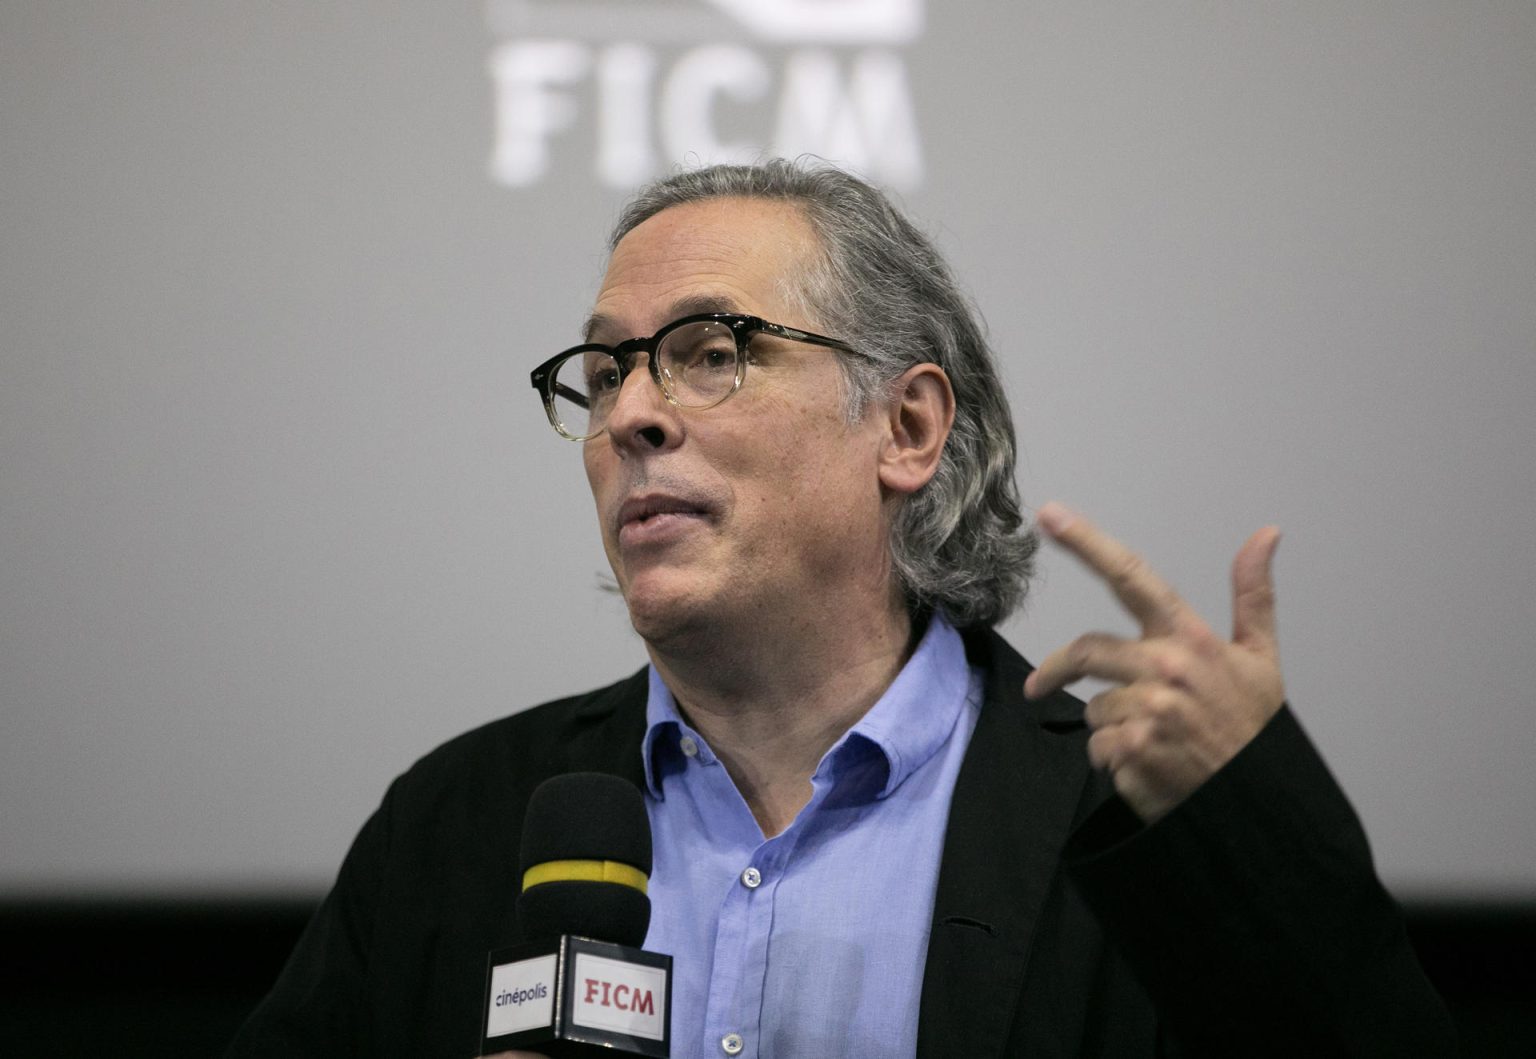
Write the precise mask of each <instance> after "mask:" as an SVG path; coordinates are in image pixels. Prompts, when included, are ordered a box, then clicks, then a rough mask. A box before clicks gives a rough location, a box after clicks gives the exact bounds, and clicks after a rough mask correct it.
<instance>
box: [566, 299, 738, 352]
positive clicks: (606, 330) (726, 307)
mask: <svg viewBox="0 0 1536 1059" xmlns="http://www.w3.org/2000/svg"><path fill="white" fill-rule="evenodd" d="M737 306H738V303H737V302H736V301H734V300H733V299H731V298H729V297H727V296H725V295H724V294H690V295H688V297H686V298H679V299H678V300H677V301H675V302H673V303H672V306H671V310H670V311H669V312H668V314H667V320H668V321H669V322H670V321H672V320H681V319H682V318H683V317H685V316H695V315H697V314H699V313H734V312H739V311H740V309H739V308H738V307H737ZM619 329H620V328H619V324H618V322H617V321H615V320H614V319H613V317H611V316H608V315H606V314H604V313H598V312H595V313H593V314H592V315H591V316H589V317H587V322H586V325H585V326H584V327H582V329H581V334H582V340H583V341H585V342H595V341H597V337H596V336H598V335H600V334H608V335H612V334H613V333H614V332H616V331H618V330H619ZM625 337H626V338H640V337H646V336H641V335H626V336H625ZM622 341H624V339H623V338H620V339H614V340H611V341H610V344H616V343H617V342H622Z"/></svg>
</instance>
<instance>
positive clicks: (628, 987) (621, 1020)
mask: <svg viewBox="0 0 1536 1059" xmlns="http://www.w3.org/2000/svg"><path fill="white" fill-rule="evenodd" d="M575 972H576V973H575V974H574V975H572V979H571V983H570V990H571V995H572V998H573V1000H574V1003H573V1004H572V1006H571V1022H573V1023H575V1024H576V1025H579V1026H590V1027H592V1028H593V1029H599V1030H610V1031H613V1032H616V1033H627V1034H630V1035H631V1036H634V1037H645V1038H648V1039H650V1040H653V1041H659V1040H663V1039H665V1037H666V1007H667V972H666V971H664V970H662V969H661V968H659V967H646V966H644V965H642V964H637V963H625V962H624V961H623V960H610V959H609V958H608V957H606V956H594V955H592V954H591V953H588V952H578V953H577V954H576V968H575Z"/></svg>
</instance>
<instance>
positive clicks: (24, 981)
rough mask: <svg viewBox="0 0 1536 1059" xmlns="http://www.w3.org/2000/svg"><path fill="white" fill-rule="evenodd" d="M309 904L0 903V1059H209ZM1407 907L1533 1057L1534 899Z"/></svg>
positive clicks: (1445, 977)
mask: <svg viewBox="0 0 1536 1059" xmlns="http://www.w3.org/2000/svg"><path fill="white" fill-rule="evenodd" d="M315 904H316V902H315V901H306V900H292V901H232V900H231V901H213V900H209V901H177V902H170V901H146V900H124V901H49V902H9V903H0V1055H5V1056H13V1055H14V1056H29V1057H30V1056H65V1057H74V1056H95V1055H111V1056H166V1057H172V1056H217V1055H218V1054H219V1053H220V1052H221V1051H222V1050H223V1048H224V1045H225V1044H226V1043H227V1042H228V1041H229V1039H230V1037H231V1036H232V1035H233V1034H234V1032H235V1029H236V1028H237V1027H238V1026H239V1025H240V1022H241V1020H243V1019H244V1018H245V1016H246V1014H247V1013H248V1012H249V1011H250V1009H251V1008H252V1007H253V1006H254V1005H255V1004H256V1002H257V1001H258V1000H260V999H261V997H262V995H263V994H264V993H265V992H266V990H267V988H268V987H269V986H270V985H271V984H272V981H273V980H274V979H275V978H276V977H277V973H278V971H279V970H280V969H281V967H282V965H283V961H284V960H285V959H286V958H287V955H288V951H289V949H291V948H292V947H293V944H294V942H295V941H296V940H297V938H298V936H299V932H300V931H301V930H303V928H304V924H305V922H306V921H307V920H308V918H309V915H310V913H311V912H312V911H313V909H314V906H315ZM1407 912H1408V921H1409V932H1410V934H1411V935H1412V937H1413V941H1414V944H1415V946H1416V947H1417V949H1418V951H1419V955H1420V958H1421V959H1422V960H1423V963H1424V967H1425V969H1426V970H1427V971H1428V973H1429V976H1430V978H1431V979H1432V980H1433V981H1434V983H1435V985H1436V986H1437V987H1438V988H1439V989H1440V992H1441V994H1442V995H1443V996H1444V997H1445V998H1446V1001H1447V1003H1448V1004H1449V1005H1450V1008H1451V1011H1452V1013H1453V1014H1454V1015H1455V1017H1456V1021H1457V1025H1458V1026H1459V1027H1460V1029H1461V1033H1462V1042H1463V1047H1464V1051H1465V1054H1466V1055H1467V1056H1469V1057H1478V1059H1481V1057H1484V1056H1492V1057H1498V1056H1520V1057H1527V1056H1532V1055H1536V905H1527V904H1498V905H1494V904H1473V903H1467V904H1435V905H1422V906H1412V907H1409V908H1408V910H1407Z"/></svg>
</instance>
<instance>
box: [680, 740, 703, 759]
mask: <svg viewBox="0 0 1536 1059" xmlns="http://www.w3.org/2000/svg"><path fill="white" fill-rule="evenodd" d="M677 745H678V746H680V747H682V748H683V753H684V754H686V755H687V756H688V757H698V756H699V744H698V743H696V742H694V739H693V736H691V735H685V736H683V737H682V738H681V739H679V740H678V741H677Z"/></svg>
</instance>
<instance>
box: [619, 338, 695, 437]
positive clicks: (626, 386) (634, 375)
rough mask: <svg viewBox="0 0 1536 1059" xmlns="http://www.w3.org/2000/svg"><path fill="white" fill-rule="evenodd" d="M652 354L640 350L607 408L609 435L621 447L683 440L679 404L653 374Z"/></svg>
mask: <svg viewBox="0 0 1536 1059" xmlns="http://www.w3.org/2000/svg"><path fill="white" fill-rule="evenodd" d="M648 357H649V354H644V353H637V354H636V355H635V359H634V362H633V363H632V364H631V365H630V369H629V374H627V375H626V376H624V381H623V382H622V383H621V384H620V385H619V394H618V396H617V397H616V398H614V401H613V407H612V408H610V409H609V410H608V423H607V427H608V436H609V437H610V438H611V439H612V440H613V443H614V445H615V446H617V447H618V448H619V449H620V451H626V450H627V451H637V452H645V451H652V450H655V449H664V448H668V447H669V446H672V445H675V444H677V443H678V442H679V441H681V440H682V436H683V431H682V420H681V418H680V417H679V416H678V409H677V406H676V405H674V404H672V403H671V402H670V401H668V400H667V398H666V395H665V394H663V393H662V392H661V387H660V386H657V385H656V380H655V379H653V378H652V377H651V371H650V365H649V363H648V360H647V359H642V358H648Z"/></svg>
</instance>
